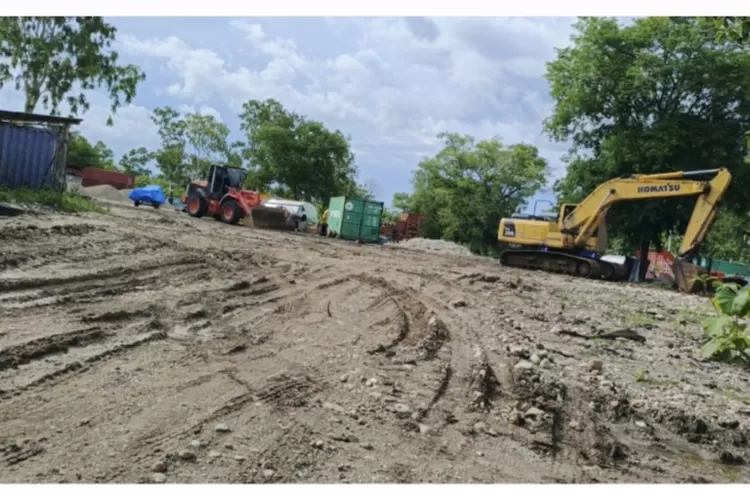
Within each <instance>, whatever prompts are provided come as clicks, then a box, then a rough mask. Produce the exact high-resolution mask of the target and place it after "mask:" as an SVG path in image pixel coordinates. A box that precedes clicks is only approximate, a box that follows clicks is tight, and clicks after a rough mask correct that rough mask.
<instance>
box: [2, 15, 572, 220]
mask: <svg viewBox="0 0 750 500" xmlns="http://www.w3.org/2000/svg"><path fill="white" fill-rule="evenodd" d="M108 21H109V22H111V23H112V24H114V25H115V26H116V27H117V28H118V44H117V50H118V51H119V52H120V54H121V57H122V59H123V60H124V61H126V62H131V63H135V64H138V65H140V66H141V67H142V68H143V69H144V70H145V72H146V73H147V80H146V82H144V83H143V84H141V86H140V87H139V89H138V95H137V97H136V99H135V102H134V103H133V104H132V105H131V106H129V107H127V108H124V109H121V110H120V111H119V113H118V114H117V116H116V118H115V125H114V126H113V127H106V126H105V121H106V117H107V112H108V109H107V106H108V102H107V100H106V99H105V97H104V95H103V94H97V95H92V96H91V101H92V107H91V109H90V110H89V112H88V113H86V114H85V115H84V116H83V118H84V122H83V124H82V125H81V132H82V133H83V134H84V135H85V136H86V137H87V138H89V139H90V140H91V141H92V142H94V141H97V140H102V141H104V142H105V143H106V144H107V145H109V147H111V148H112V149H113V150H114V152H115V156H116V157H117V158H118V159H119V157H120V156H121V155H122V154H123V153H125V152H126V151H128V150H129V149H131V148H135V147H139V146H145V147H147V148H156V147H158V137H157V134H156V130H155V127H154V126H153V125H152V124H151V122H150V120H149V113H150V110H152V109H153V108H155V107H157V106H165V105H171V106H174V107H177V108H178V109H182V110H185V111H191V110H195V111H201V112H205V113H211V114H214V115H216V116H218V117H220V118H221V119H222V120H223V121H224V122H225V123H227V124H228V125H229V126H230V128H232V129H233V136H235V137H236V138H238V139H239V138H240V136H239V131H238V126H239V120H238V118H237V114H238V112H239V110H240V108H241V104H242V103H243V102H245V101H246V100H248V99H261V100H262V99H266V98H269V97H273V98H275V99H277V100H279V101H280V102H281V103H282V104H283V105H284V106H285V107H287V108H288V109H292V110H295V111H298V112H301V113H304V114H306V115H308V116H309V117H311V118H314V119H316V120H320V121H322V122H324V123H325V124H326V125H327V126H328V127H329V128H338V129H340V130H342V131H343V132H345V133H346V134H348V135H350V136H351V138H352V145H353V149H354V152H355V154H356V158H357V164H358V165H359V167H360V172H361V174H360V180H361V181H363V182H367V183H368V184H370V185H371V186H374V187H375V191H376V195H377V196H378V198H380V199H382V200H384V201H386V203H390V201H391V197H392V195H393V193H394V192H398V191H408V190H409V189H410V179H411V171H412V169H413V168H414V167H415V166H416V165H417V163H418V162H419V161H420V159H421V158H423V157H425V156H430V155H433V154H434V153H435V152H436V151H437V150H438V149H439V143H438V141H437V139H436V135H437V134H438V133H440V132H443V131H450V132H459V133H465V134H471V135H473V136H474V137H476V138H477V139H485V138H490V137H492V136H495V135H497V136H499V137H500V138H501V139H502V140H503V141H504V142H506V143H509V144H510V143H515V142H528V143H531V144H534V145H536V146H537V147H539V149H540V151H541V154H542V156H544V157H545V158H546V159H547V161H548V162H549V163H550V165H551V166H552V167H553V169H554V170H555V173H556V174H557V175H560V174H561V173H562V172H563V171H564V170H563V169H564V167H563V164H562V162H561V160H560V157H561V156H562V154H563V153H564V152H565V149H566V146H565V145H564V144H554V143H550V142H549V141H548V140H547V138H546V137H545V136H544V134H543V133H542V129H541V123H542V120H543V119H544V118H545V117H547V116H548V115H549V113H550V111H551V108H552V102H551V99H550V98H549V95H548V86H547V82H546V80H545V79H544V77H543V75H544V70H545V63H546V62H547V61H550V60H551V59H553V58H554V56H555V48H556V47H563V46H565V45H567V43H568V40H569V36H570V34H571V24H572V23H573V21H574V20H573V19H571V18H519V17H512V18H464V19H459V18H434V19H429V18H406V19H404V18H367V19H355V18H237V19H230V18H111V19H108ZM22 102H23V100H22V98H21V96H20V95H19V94H18V93H16V92H15V91H14V90H12V89H11V88H10V87H9V86H7V85H6V87H5V88H3V89H2V90H0V108H3V109H15V110H19V109H20V108H21V107H22ZM36 111H37V112H43V110H42V109H41V107H39V108H38V109H37V110H36ZM541 198H543V199H549V198H550V197H549V196H546V195H541ZM544 208H545V207H544V205H543V204H541V203H540V204H539V209H540V210H542V209H544Z"/></svg>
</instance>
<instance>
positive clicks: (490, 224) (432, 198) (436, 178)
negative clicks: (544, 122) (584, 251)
mask: <svg viewBox="0 0 750 500" xmlns="http://www.w3.org/2000/svg"><path fill="white" fill-rule="evenodd" d="M438 137H439V138H440V139H442V140H443V149H442V150H441V151H440V152H439V153H438V154H437V155H435V156H434V157H433V158H427V159H425V160H423V161H422V162H420V163H419V166H418V168H417V170H416V172H415V173H414V179H413V185H414V193H413V194H412V195H407V194H405V193H397V194H396V195H394V197H393V205H394V206H395V207H396V208H399V209H402V210H407V211H416V212H421V213H423V214H426V216H427V217H426V221H425V225H424V227H423V231H424V235H425V236H426V237H428V238H444V239H447V240H451V241H455V242H457V243H462V244H466V245H467V246H468V247H469V248H470V249H471V250H472V251H473V252H475V253H488V252H491V251H492V250H491V249H493V248H495V247H496V246H497V228H498V224H499V223H500V219H501V218H502V217H506V216H510V215H512V214H513V212H515V211H516V210H518V208H519V207H520V206H522V205H523V203H524V201H525V200H526V199H527V198H528V197H529V196H532V195H533V194H535V193H536V192H537V191H538V190H539V189H540V188H541V187H542V186H543V185H544V184H545V183H546V180H547V174H548V167H547V162H546V161H545V160H544V159H542V158H540V157H539V151H538V150H537V148H535V147H534V146H530V145H527V144H515V145H511V146H508V147H505V146H503V144H502V143H501V142H500V139H498V138H493V139H490V140H484V141H479V142H476V141H475V140H474V138H473V137H471V136H465V135H459V134H452V133H443V134H440V135H439V136H438Z"/></svg>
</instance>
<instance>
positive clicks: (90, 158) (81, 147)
mask: <svg viewBox="0 0 750 500" xmlns="http://www.w3.org/2000/svg"><path fill="white" fill-rule="evenodd" d="M68 164H69V165H72V166H74V167H96V168H102V169H104V170H117V168H116V167H115V160H114V156H113V153H112V150H111V149H109V148H108V147H107V145H106V144H104V143H103V142H102V141H97V143H96V144H91V143H90V142H89V141H88V139H86V138H85V137H84V136H82V135H81V134H80V133H77V132H73V133H72V134H70V144H69V146H68Z"/></svg>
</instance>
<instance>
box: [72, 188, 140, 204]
mask: <svg viewBox="0 0 750 500" xmlns="http://www.w3.org/2000/svg"><path fill="white" fill-rule="evenodd" d="M78 192H79V193H81V194H82V195H84V196H89V197H91V198H96V199H99V200H106V201H121V202H128V201H130V200H129V199H128V195H127V194H125V193H123V192H122V191H118V190H117V189H116V188H114V187H112V186H110V185H108V184H104V185H101V186H89V187H82V188H80V189H79V190H78Z"/></svg>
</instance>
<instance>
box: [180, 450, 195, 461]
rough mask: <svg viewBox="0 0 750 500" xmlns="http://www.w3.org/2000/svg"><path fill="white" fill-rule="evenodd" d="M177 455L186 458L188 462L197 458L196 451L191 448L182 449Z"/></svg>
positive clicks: (182, 458)
mask: <svg viewBox="0 0 750 500" xmlns="http://www.w3.org/2000/svg"><path fill="white" fill-rule="evenodd" d="M177 456H178V457H180V460H185V461H186V462H191V461H193V460H195V458H196V456H195V453H193V452H192V451H190V450H180V451H179V452H177Z"/></svg>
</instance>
